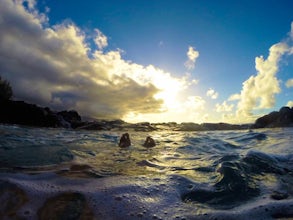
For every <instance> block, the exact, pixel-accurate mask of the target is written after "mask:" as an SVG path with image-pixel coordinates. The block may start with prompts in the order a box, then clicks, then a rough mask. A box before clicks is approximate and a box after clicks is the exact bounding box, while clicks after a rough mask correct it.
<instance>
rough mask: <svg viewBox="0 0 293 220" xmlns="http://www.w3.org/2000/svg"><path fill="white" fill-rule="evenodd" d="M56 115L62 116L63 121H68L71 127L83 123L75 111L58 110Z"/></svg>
mask: <svg viewBox="0 0 293 220" xmlns="http://www.w3.org/2000/svg"><path fill="white" fill-rule="evenodd" d="M57 115H60V116H62V118H63V119H64V120H65V121H67V122H69V123H70V125H71V127H72V128H77V127H80V126H82V125H83V123H82V121H81V117H80V115H79V114H78V113H77V111H74V110H71V111H61V112H58V113H57Z"/></svg>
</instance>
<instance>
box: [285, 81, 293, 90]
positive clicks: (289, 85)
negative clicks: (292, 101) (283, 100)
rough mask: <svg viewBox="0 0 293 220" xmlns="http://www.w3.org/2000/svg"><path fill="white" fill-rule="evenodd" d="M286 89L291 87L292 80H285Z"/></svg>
mask: <svg viewBox="0 0 293 220" xmlns="http://www.w3.org/2000/svg"><path fill="white" fill-rule="evenodd" d="M286 87H287V88H290V87H293V79H288V80H287V82H286Z"/></svg>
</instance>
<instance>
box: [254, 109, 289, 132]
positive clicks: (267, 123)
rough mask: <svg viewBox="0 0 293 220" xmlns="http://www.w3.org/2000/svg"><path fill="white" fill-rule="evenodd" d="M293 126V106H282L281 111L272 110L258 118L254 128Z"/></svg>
mask: <svg viewBox="0 0 293 220" xmlns="http://www.w3.org/2000/svg"><path fill="white" fill-rule="evenodd" d="M292 126H293V108H289V107H282V108H281V109H280V110H279V111H274V112H271V113H269V114H267V115H265V116H263V117H260V118H258V119H257V120H256V121H255V123H254V125H253V128H276V127H292Z"/></svg>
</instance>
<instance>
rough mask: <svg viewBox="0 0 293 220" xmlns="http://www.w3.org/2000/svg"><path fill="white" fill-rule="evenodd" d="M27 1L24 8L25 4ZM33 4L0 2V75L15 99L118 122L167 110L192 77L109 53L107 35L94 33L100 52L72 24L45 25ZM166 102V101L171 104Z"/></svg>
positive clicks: (97, 31) (118, 52)
mask: <svg viewBox="0 0 293 220" xmlns="http://www.w3.org/2000/svg"><path fill="white" fill-rule="evenodd" d="M25 2H27V5H28V6H26V7H25V6H24V5H25V4H24V3H25ZM34 7H35V1H33V0H30V1H22V0H18V1H11V0H1V1H0V32H1V35H0V74H1V75H2V76H3V78H5V79H7V80H9V81H10V83H11V85H12V87H13V90H14V95H15V97H16V99H21V100H25V101H28V102H33V103H36V104H39V105H42V106H49V107H51V108H53V109H56V110H62V109H76V110H78V111H79V112H80V113H81V114H83V115H91V116H94V117H102V118H122V117H123V116H125V115H127V114H129V113H133V114H138V113H139V114H147V113H156V112H162V111H165V109H164V108H166V106H168V105H166V103H167V102H171V100H172V99H174V97H176V95H177V94H176V92H178V91H180V90H182V89H184V88H185V87H186V86H188V81H190V79H186V78H184V77H182V78H176V77H173V76H172V75H171V74H170V73H168V72H165V71H163V70H160V69H158V68H156V67H154V66H152V65H150V66H142V65H139V64H135V63H132V62H130V61H126V60H124V59H123V58H122V57H121V50H112V51H109V52H107V53H105V52H103V51H102V49H103V48H104V47H106V46H107V37H106V36H105V35H104V34H102V32H101V31H99V30H98V29H96V33H97V36H96V37H95V38H94V41H95V43H96V44H97V47H98V48H99V50H95V51H92V50H91V48H90V47H89V44H88V43H87V42H86V39H87V36H86V35H85V33H84V32H83V31H82V30H81V29H79V28H78V27H77V26H76V25H75V24H73V23H71V22H64V23H61V24H58V25H55V26H49V25H48V24H47V23H46V22H47V21H48V19H49V18H48V17H47V16H46V15H45V14H42V13H40V12H38V11H37V10H36V9H35V8H34ZM169 104H170V103H169Z"/></svg>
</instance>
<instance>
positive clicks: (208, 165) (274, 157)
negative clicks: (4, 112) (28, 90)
mask: <svg viewBox="0 0 293 220" xmlns="http://www.w3.org/2000/svg"><path fill="white" fill-rule="evenodd" d="M121 134H122V132H121V133H120V132H109V131H108V132H101V131H99V132H96V131H78V130H63V129H40V128H29V127H18V126H5V125H0V135H1V136H0V171H2V172H0V174H1V173H2V174H3V173H4V174H5V173H26V174H34V175H32V176H30V177H27V176H26V177H24V178H26V179H30V178H32V179H33V178H34V177H35V176H36V177H35V178H36V179H38V181H39V180H40V181H41V182H40V183H38V184H40V185H38V184H37V186H39V187H41V188H42V186H43V185H42V184H43V183H42V181H45V180H42V178H43V179H47V177H46V176H45V177H42V176H40V177H38V175H42V174H47V175H48V173H52V172H53V173H54V175H56V174H57V176H59V178H69V180H68V179H67V180H66V181H69V182H70V181H72V182H71V183H70V184H67V185H66V186H67V187H69V185H72V187H74V186H75V184H77V185H78V184H79V181H86V182H85V183H86V184H89V185H88V187H89V188H90V190H92V189H97V186H99V184H102V186H104V187H105V186H106V188H107V191H105V194H101V193H102V192H100V191H98V196H97V197H98V198H99V199H98V200H100V199H101V198H100V197H101V196H107V195H108V194H109V191H111V192H112V193H113V195H115V197H114V198H115V202H120V203H121V204H124V203H123V201H124V202H125V201H126V203H127V202H130V203H131V201H133V200H135V201H136V202H137V203H146V204H148V205H149V209H150V210H152V209H153V208H154V207H157V206H158V205H159V204H161V205H162V206H163V207H162V208H163V209H166V210H167V209H168V213H171V214H164V215H166V216H169V218H170V219H173V218H176V215H177V214H178V213H189V212H192V216H193V217H194V214H195V216H197V217H198V218H194V219H210V217H209V215H207V213H217V212H216V210H221V211H223V210H231V209H234V208H236V207H243V205H247V204H249V203H252V204H253V205H252V207H253V206H255V209H254V208H253V210H256V207H257V206H258V203H262V200H264V199H265V200H266V201H267V200H269V202H266V208H264V209H261V212H262V215H264V213H268V215H269V216H271V217H284V216H285V217H288V216H291V214H290V213H289V214H283V213H282V214H280V213H279V212H277V211H274V212H273V211H272V212H271V213H270V210H271V208H270V204H271V203H270V202H272V201H282V202H284V201H287V200H288V201H291V200H292V198H293V147H292V145H291V143H292V137H293V129H290V128H288V129H271V130H270V129H267V130H255V131H248V130H247V131H244V130H243V131H216V132H173V131H164V132H152V133H145V132H132V133H130V138H131V143H132V145H131V146H130V147H129V148H123V149H122V148H119V147H118V142H119V139H120V136H121ZM147 136H152V138H153V139H154V140H155V141H156V146H155V147H154V148H150V149H147V148H145V147H143V143H144V141H145V139H146V137H147ZM50 175H51V174H50ZM50 175H49V176H50ZM13 178H14V177H13ZM55 178H56V177H55V176H53V177H52V180H49V179H48V180H47V181H49V182H50V184H49V183H47V185H51V187H54V189H56V188H57V187H61V185H62V184H61V185H60V184H59V182H58V181H61V180H58V181H57V183H56V182H55ZM113 178H114V179H113ZM115 178H117V181H116V180H115ZM123 178H126V179H123ZM57 179H58V178H57ZM77 180H78V181H77ZM89 180H90V181H89ZM1 181H2V180H0V184H2V185H3V187H4V186H5V187H8V188H9V189H10V188H11V187H12V188H13V189H14V188H15V187H16V186H15V185H13V183H7V181H6V180H5V181H4V182H1ZM15 181H16V182H18V179H17V178H16V180H15ZM62 181H64V180H62ZM62 181H61V182H62ZM97 181H98V182H97ZM100 181H101V182H100ZM113 181H114V182H113ZM123 181H124V182H123ZM33 182H36V180H29V184H27V185H26V184H25V185H23V183H24V182H23V180H21V182H20V183H19V184H20V185H23V186H31V185H32V183H33ZM91 182H92V184H93V188H92V186H91ZM85 183H83V184H85ZM10 184H12V185H10ZM76 187H77V189H75V188H72V190H73V191H77V193H73V194H68V195H67V194H66V193H65V194H64V195H63V194H62V195H56V200H63V199H69V200H70V199H71V198H75V197H78V198H79V200H80V201H81V203H82V202H86V201H85V200H84V197H83V196H84V194H79V192H80V191H79V190H81V189H80V186H79V185H78V186H76ZM78 187H79V188H78ZM134 189H136V190H137V191H133V190H134ZM67 190H68V188H66V190H64V191H62V192H66V191H67ZM103 190H105V189H104V188H103ZM108 190H109V191H108ZM40 191H42V192H45V191H46V190H45V191H44V190H43V189H40ZM124 191H125V192H127V193H126V194H123V193H121V192H124ZM21 192H22V191H21ZM82 192H83V193H84V189H83V188H82ZM103 192H104V191H103ZM22 193H23V192H22ZM88 193H89V194H90V195H91V193H96V192H91V193H90V192H88ZM120 194H121V196H120ZM21 195H22V194H21ZM170 196H173V197H172V199H171V198H170ZM91 197H95V196H93V195H91ZM130 197H131V199H128V200H126V198H130ZM1 198H2V197H1V194H0V200H1ZM54 198H55V197H54ZM103 199H104V200H107V199H108V198H106V197H105V198H104V197H103ZM178 199H179V200H180V201H179V202H178V201H177V202H176V201H175V200H178ZM53 200H54V199H53ZM104 200H103V201H104ZM173 200H174V201H173ZM9 201H10V200H9ZM107 201H108V200H107ZM47 202H48V203H46V204H47V205H46V207H45V208H44V209H42V212H43V211H44V210H47V208H48V207H51V206H52V207H53V206H54V201H53V203H52V204H51V200H50V201H49V200H48V201H47ZM94 203H95V202H94ZM108 203H109V204H112V203H111V201H108ZM115 204H116V203H115ZM170 204H173V205H174V206H172V207H173V208H167V207H169V205H170ZM183 204H184V205H183ZM273 204H274V207H275V206H276V204H275V202H274V203H273ZM282 204H283V205H284V204H285V206H286V207H287V206H290V203H282ZM132 205H133V204H132V203H131V207H133V206H132ZM47 206H48V207H47ZM285 206H284V207H285ZM86 207H88V206H87V204H86ZM99 207H100V208H101V207H103V209H105V210H106V209H107V207H104V206H103V204H99ZM115 207H116V206H115ZM176 207H181V208H176ZM194 207H196V209H194ZM245 207H246V208H247V207H250V206H245ZM292 207H293V201H292ZM123 208H124V209H125V207H123ZM170 209H171V210H172V211H170ZM48 210H50V209H48ZM150 210H149V211H150ZM190 210H192V211H190ZM246 210H250V208H249V209H246ZM272 210H273V209H272ZM285 210H286V209H285ZM289 210H290V208H289ZM0 211H1V210H0ZM152 211H154V210H152ZM157 211H158V210H157ZM45 212H47V211H44V213H45ZM49 212H50V211H49ZM166 212H167V211H166ZM129 213H132V212H131V210H129ZM174 213H175V214H176V215H175V214H174ZM223 213H224V212H221V213H220V214H219V213H218V215H216V214H213V215H216V216H222V219H226V217H227V216H226V217H225V215H223ZM249 213H250V211H248V214H247V215H246V217H247V216H250V214H249ZM251 213H254V216H258V214H257V213H258V212H257V211H255V212H252V211H251ZM0 214H1V213H0ZM92 214H93V213H91V215H92ZM100 214H101V213H100ZM146 214H147V213H146V212H139V213H138V214H137V213H136V214H134V215H133V216H132V217H133V218H134V219H135V218H136V217H137V215H139V216H140V218H142V216H147V215H146ZM156 214H158V213H156ZM160 214H162V213H160ZM173 214H174V215H173ZM226 214H227V213H226ZM234 214H235V213H234ZM93 215H95V216H99V213H94V214H93ZM105 215H107V213H106V211H105V213H104V214H103V215H102V214H101V216H103V218H104V217H105ZM117 215H119V212H117ZM127 215H128V214H127ZM130 215H132V214H130ZM223 216H224V217H223ZM128 217H129V216H128ZM149 217H150V216H147V217H145V219H148V218H149ZM193 217H192V219H193ZM234 217H235V216H234ZM246 217H245V218H246ZM245 218H244V219H245ZM162 219H164V218H162ZM186 219H189V218H188V217H186ZM227 219H235V218H233V216H232V217H231V213H229V215H228V217H227Z"/></svg>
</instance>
